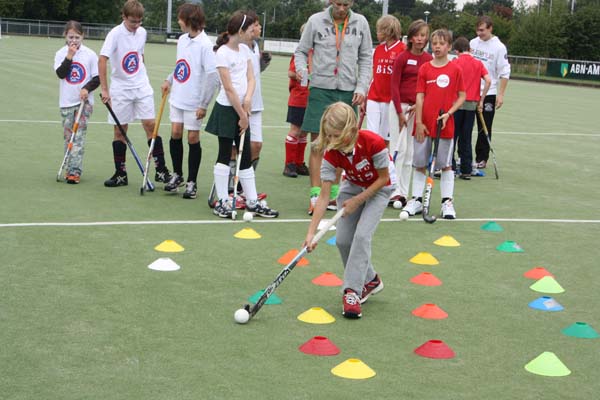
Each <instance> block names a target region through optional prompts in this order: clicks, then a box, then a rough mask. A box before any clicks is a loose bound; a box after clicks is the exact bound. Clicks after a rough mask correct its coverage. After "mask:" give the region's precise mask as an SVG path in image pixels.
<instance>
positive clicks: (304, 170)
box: [296, 163, 310, 176]
mask: <svg viewBox="0 0 600 400" xmlns="http://www.w3.org/2000/svg"><path fill="white" fill-rule="evenodd" d="M296 172H297V173H298V175H302V176H309V175H310V172H309V171H308V167H307V166H306V163H302V164H301V165H298V164H296Z"/></svg>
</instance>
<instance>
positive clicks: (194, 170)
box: [187, 142, 202, 182]
mask: <svg viewBox="0 0 600 400" xmlns="http://www.w3.org/2000/svg"><path fill="white" fill-rule="evenodd" d="M188 147H189V152H188V179H187V181H188V182H196V179H198V170H199V169H200V162H201V161H202V146H200V142H198V143H194V144H192V143H188Z"/></svg>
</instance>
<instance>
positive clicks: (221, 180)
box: [213, 163, 229, 200]
mask: <svg viewBox="0 0 600 400" xmlns="http://www.w3.org/2000/svg"><path fill="white" fill-rule="evenodd" d="M213 174H214V176H215V188H216V189H217V197H218V198H219V200H226V199H228V198H229V192H228V191H227V182H228V181H229V166H227V165H225V164H219V163H216V164H215V166H214V168H213Z"/></svg>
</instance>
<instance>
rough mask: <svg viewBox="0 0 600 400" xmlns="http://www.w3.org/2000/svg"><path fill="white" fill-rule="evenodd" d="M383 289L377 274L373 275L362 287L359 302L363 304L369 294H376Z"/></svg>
mask: <svg viewBox="0 0 600 400" xmlns="http://www.w3.org/2000/svg"><path fill="white" fill-rule="evenodd" d="M382 290H383V281H382V280H381V278H379V275H375V278H373V280H371V281H370V282H368V283H367V284H366V285H365V286H364V287H363V292H362V297H361V298H360V304H363V303H364V302H365V301H367V299H368V298H369V296H370V295H372V294H377V293H379V292H381V291H382Z"/></svg>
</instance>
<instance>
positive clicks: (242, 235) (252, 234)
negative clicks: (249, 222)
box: [233, 228, 262, 239]
mask: <svg viewBox="0 0 600 400" xmlns="http://www.w3.org/2000/svg"><path fill="white" fill-rule="evenodd" d="M233 236H235V237H236V238H238V239H260V238H261V237H262V236H260V235H259V234H258V232H256V231H255V230H254V229H252V228H244V229H242V230H241V231H239V232H238V233H236V234H235V235H233Z"/></svg>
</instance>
